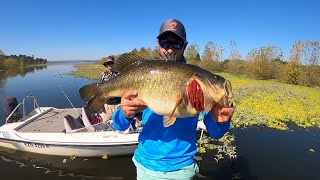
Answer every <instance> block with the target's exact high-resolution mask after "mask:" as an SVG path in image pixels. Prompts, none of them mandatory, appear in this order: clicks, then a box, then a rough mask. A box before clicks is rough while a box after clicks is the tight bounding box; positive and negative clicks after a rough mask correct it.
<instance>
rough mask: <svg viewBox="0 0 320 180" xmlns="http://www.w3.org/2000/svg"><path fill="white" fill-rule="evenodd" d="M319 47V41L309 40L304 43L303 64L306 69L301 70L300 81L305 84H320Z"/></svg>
mask: <svg viewBox="0 0 320 180" xmlns="http://www.w3.org/2000/svg"><path fill="white" fill-rule="evenodd" d="M319 49H320V48H319V42H318V41H307V42H305V43H304V45H303V53H302V64H303V68H304V70H303V71H302V72H301V76H300V81H301V83H302V85H304V86H316V85H319V81H320V77H319V76H320V74H319V71H318V70H319V68H318V62H319Z"/></svg>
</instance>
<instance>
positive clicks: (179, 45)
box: [159, 40, 184, 50]
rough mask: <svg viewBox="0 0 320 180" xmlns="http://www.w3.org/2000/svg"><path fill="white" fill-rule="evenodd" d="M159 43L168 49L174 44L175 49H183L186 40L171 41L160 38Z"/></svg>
mask: <svg viewBox="0 0 320 180" xmlns="http://www.w3.org/2000/svg"><path fill="white" fill-rule="evenodd" d="M159 44H160V47H161V48H164V49H167V48H169V47H170V45H172V47H173V48H174V49H177V50H180V49H182V47H183V45H184V42H183V41H170V40H159Z"/></svg>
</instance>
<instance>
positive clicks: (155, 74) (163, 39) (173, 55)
mask: <svg viewBox="0 0 320 180" xmlns="http://www.w3.org/2000/svg"><path fill="white" fill-rule="evenodd" d="M157 43H158V46H159V52H160V56H161V57H162V59H164V60H146V61H139V58H137V57H134V56H132V55H128V54H127V55H123V56H121V57H119V58H118V59H117V61H116V64H115V65H114V66H115V67H114V68H115V69H117V72H120V74H119V75H117V76H116V77H114V78H111V79H110V80H109V81H108V82H107V83H105V84H91V85H87V86H85V87H83V88H81V89H80V95H81V98H82V99H84V100H86V101H87V102H88V106H87V107H88V109H89V110H90V111H98V110H100V109H101V108H102V107H103V103H104V102H105V100H106V99H108V98H111V97H121V103H120V107H119V108H117V109H116V110H115V112H114V113H113V116H112V119H113V125H114V127H115V128H116V129H118V130H122V131H123V130H126V129H127V128H128V127H129V126H130V123H131V122H132V121H133V117H134V116H135V114H136V113H138V112H141V111H142V112H143V113H142V124H143V130H142V132H141V133H140V135H139V145H138V148H137V149H136V151H135V153H134V156H133V158H132V160H133V162H134V164H135V166H136V168H137V179H148V180H150V179H192V178H193V177H194V175H195V174H196V173H197V172H198V171H199V168H198V166H197V164H196V163H195V161H194V158H193V157H194V155H195V154H196V151H197V148H196V129H197V123H198V118H199V113H200V112H205V113H204V117H203V121H204V124H205V125H206V128H207V130H208V133H209V135H210V136H211V137H213V138H216V139H218V138H221V137H222V136H223V135H224V134H225V133H226V132H227V131H228V130H229V128H230V121H231V117H232V115H233V112H234V108H233V107H232V96H233V94H232V87H231V83H230V82H229V81H228V80H226V79H224V78H223V77H221V76H219V75H216V74H213V73H211V72H209V71H207V70H205V69H202V68H200V67H197V66H194V65H190V64H186V59H185V58H184V56H183V54H184V51H185V49H186V47H187V44H188V42H187V39H186V31H185V28H184V25H183V24H182V23H181V22H180V21H178V20H176V19H169V20H167V21H165V22H164V23H163V24H162V25H161V27H160V33H159V35H158V37H157ZM171 60H173V61H171ZM124 62H126V63H130V62H132V63H131V64H130V65H128V66H127V65H126V64H125V63H124ZM117 63H118V64H117ZM122 70H123V71H122ZM121 71H122V72H121Z"/></svg>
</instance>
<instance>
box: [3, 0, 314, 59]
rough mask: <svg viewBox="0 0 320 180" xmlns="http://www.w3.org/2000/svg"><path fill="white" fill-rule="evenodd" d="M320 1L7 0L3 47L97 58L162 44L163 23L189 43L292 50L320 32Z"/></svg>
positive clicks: (64, 56)
mask: <svg viewBox="0 0 320 180" xmlns="http://www.w3.org/2000/svg"><path fill="white" fill-rule="evenodd" d="M319 9H320V2H319V1H317V0H291V1H288V0H286V1H280V0H261V1H258V0H224V1H213V0H207V1H205V0H197V1H183V0H174V1H168V0H163V1H152V0H136V1H133V0H131V1H129V0H127V1H124V0H114V1H108V0H104V1H103V0H0V49H1V50H3V51H4V53H5V54H6V55H11V54H16V55H19V54H25V55H30V56H31V55H34V56H35V57H41V58H46V59H48V60H49V61H51V60H73V59H81V60H96V59H100V58H101V57H103V56H108V55H111V54H120V53H124V52H129V51H131V50H132V49H133V48H137V49H140V48H141V47H151V48H154V47H155V46H156V36H157V35H158V32H159V27H160V25H161V23H162V22H163V21H164V20H166V19H169V18H176V19H178V20H180V21H181V22H182V23H183V24H184V25H185V27H186V30H187V40H188V42H189V44H193V43H196V44H197V45H198V46H199V48H200V53H202V52H203V49H204V46H205V44H206V43H208V42H209V41H212V42H214V43H218V44H220V45H221V46H222V47H224V48H225V50H226V53H225V57H226V58H227V57H228V55H229V52H230V41H235V42H236V44H237V48H238V50H239V51H240V53H241V55H242V57H246V55H247V53H248V52H249V51H250V50H251V49H253V48H259V47H262V46H271V45H276V46H278V47H280V48H281V49H282V51H283V52H284V54H285V56H288V54H289V52H290V49H291V47H292V45H293V43H294V42H295V41H296V40H300V41H306V40H317V41H319V39H320V23H319V22H320V21H319V17H320V10H319Z"/></svg>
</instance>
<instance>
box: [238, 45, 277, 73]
mask: <svg viewBox="0 0 320 180" xmlns="http://www.w3.org/2000/svg"><path fill="white" fill-rule="evenodd" d="M277 59H282V51H281V50H280V48H278V47H277V46H265V47H260V49H252V50H251V51H249V53H248V55H247V60H246V62H244V69H245V73H246V74H247V75H248V76H249V77H251V78H254V79H275V78H276V76H277V74H276V70H277V69H276V68H275V67H276V66H275V62H276V60H277Z"/></svg>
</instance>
